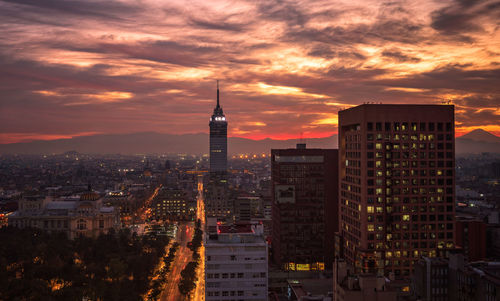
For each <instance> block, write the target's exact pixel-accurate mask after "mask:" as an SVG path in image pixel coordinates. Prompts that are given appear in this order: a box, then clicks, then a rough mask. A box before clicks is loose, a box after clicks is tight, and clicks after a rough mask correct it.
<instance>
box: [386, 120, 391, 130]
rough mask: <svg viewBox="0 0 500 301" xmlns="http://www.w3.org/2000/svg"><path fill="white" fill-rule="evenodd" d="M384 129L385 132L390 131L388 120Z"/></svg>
mask: <svg viewBox="0 0 500 301" xmlns="http://www.w3.org/2000/svg"><path fill="white" fill-rule="evenodd" d="M385 131H386V132H390V131H391V123H390V122H386V123H385Z"/></svg>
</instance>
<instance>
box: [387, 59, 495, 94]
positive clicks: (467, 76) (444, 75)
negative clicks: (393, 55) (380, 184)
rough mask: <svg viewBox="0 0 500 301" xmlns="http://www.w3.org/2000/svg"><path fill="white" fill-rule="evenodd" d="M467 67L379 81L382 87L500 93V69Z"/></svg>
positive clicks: (435, 70) (457, 66) (442, 68)
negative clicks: (499, 81) (499, 83)
mask: <svg viewBox="0 0 500 301" xmlns="http://www.w3.org/2000/svg"><path fill="white" fill-rule="evenodd" d="M464 67H467V66H466V65H465V66H464V65H456V64H452V65H447V66H444V67H440V68H437V69H434V70H432V71H429V72H423V73H420V74H416V75H413V76H409V77H406V78H402V79H400V78H397V79H386V80H378V81H377V83H378V84H380V85H386V86H389V87H404V88H418V89H431V90H435V91H439V90H446V89H449V90H454V91H462V92H475V93H495V94H496V93H500V85H498V79H499V78H500V69H498V68H497V69H479V70H467V69H464Z"/></svg>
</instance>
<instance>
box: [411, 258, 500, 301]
mask: <svg viewBox="0 0 500 301" xmlns="http://www.w3.org/2000/svg"><path fill="white" fill-rule="evenodd" d="M412 278H413V279H412V286H413V295H414V297H415V298H414V299H416V300H422V301H448V300H450V301H452V300H460V301H476V300H484V301H499V300H500V263H499V262H488V261H479V262H472V263H467V262H466V261H465V260H464V256H463V255H462V254H451V255H450V256H449V259H443V258H428V257H424V258H422V259H421V260H419V261H418V262H417V263H416V265H415V273H414V275H413V277H412Z"/></svg>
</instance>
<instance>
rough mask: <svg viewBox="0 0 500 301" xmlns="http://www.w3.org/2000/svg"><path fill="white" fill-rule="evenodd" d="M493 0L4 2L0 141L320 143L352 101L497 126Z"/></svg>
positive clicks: (499, 39)
mask: <svg viewBox="0 0 500 301" xmlns="http://www.w3.org/2000/svg"><path fill="white" fill-rule="evenodd" d="M498 20H500V1H481V0H478V1H472V0H458V1H443V0H439V1H426V0H419V1H390V2H383V1H379V0H375V1H371V0H363V1H355V0H343V1H335V0H328V1H280V0H270V1H248V0H241V1H218V0H217V1H213V0H210V1H208V0H205V1H198V0H193V1H177V0H168V1H159V0H158V1H149V0H144V1H143V0H136V1H111V0H106V1H88V0H76V1H63V0H48V1H44V0H11V1H3V0H0V36H1V38H0V143H12V142H19V141H29V140H35V139H57V138H69V137H75V136H81V135H91V134H98V133H103V134H104V133H132V132H146V131H154V132H161V133H177V134H182V133H199V132H208V121H209V117H210V115H211V112H212V110H213V107H214V105H215V97H216V90H215V89H216V84H215V80H216V79H219V80H220V81H221V83H220V86H221V103H222V106H223V108H224V112H225V113H226V116H227V119H228V121H229V135H230V136H239V137H247V138H255V139H260V138H265V137H271V138H278V139H279V138H291V137H298V136H300V134H301V133H302V135H303V136H304V137H325V136H329V135H332V134H334V133H336V132H337V112H338V111H339V110H341V109H343V108H348V107H350V106H354V105H359V104H362V103H364V102H382V103H417V104H432V103H435V104H439V103H443V101H451V102H452V103H453V104H455V105H456V121H457V123H456V126H457V135H461V134H463V133H465V132H468V131H470V130H472V129H475V128H482V129H484V130H487V131H490V132H492V133H495V134H497V135H500V122H499V120H500V109H499V106H500V23H499V21H498Z"/></svg>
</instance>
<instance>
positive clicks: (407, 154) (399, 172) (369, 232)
mask: <svg viewBox="0 0 500 301" xmlns="http://www.w3.org/2000/svg"><path fill="white" fill-rule="evenodd" d="M454 124H455V123H454V107H453V106H452V105H386V104H363V105H360V106H357V107H354V108H350V109H347V110H343V111H340V112H339V167H340V174H339V177H340V186H339V189H340V205H339V206H340V224H339V231H340V236H341V237H342V239H341V243H342V248H343V257H344V258H345V259H346V261H347V263H348V264H350V265H352V266H354V267H356V268H357V270H358V271H361V272H374V273H377V274H378V275H388V274H389V273H391V272H392V273H394V275H395V277H396V278H408V277H409V276H410V274H411V272H412V270H413V266H414V264H415V262H416V261H417V260H418V259H419V258H420V257H421V256H428V257H436V256H441V255H444V253H445V250H449V249H452V248H454V247H455V237H454V222H455V206H454V199H455V177H454V172H455V171H454V168H455V131H454Z"/></svg>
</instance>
